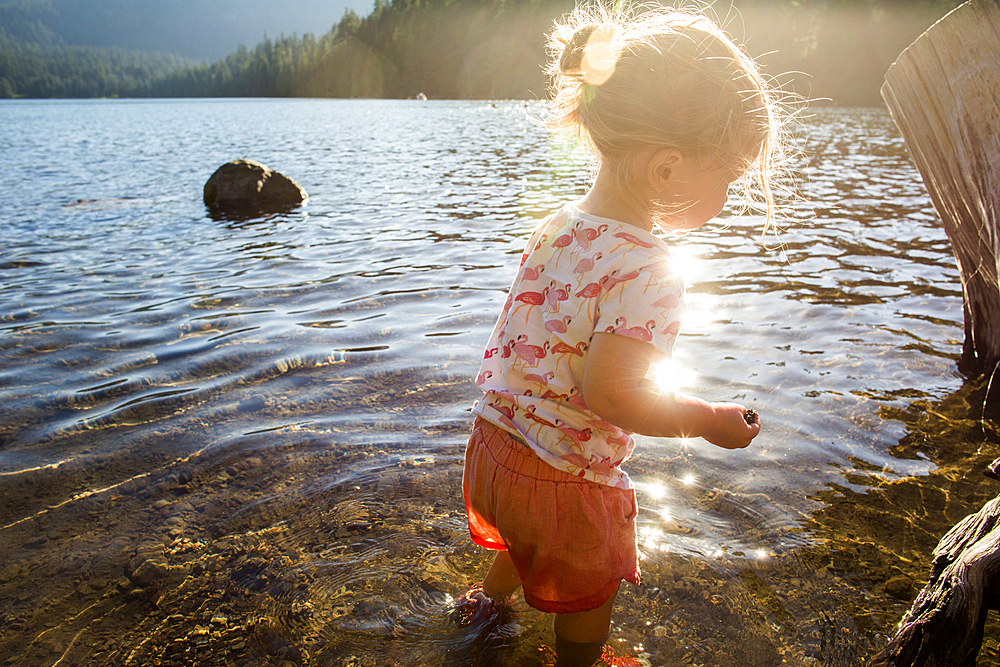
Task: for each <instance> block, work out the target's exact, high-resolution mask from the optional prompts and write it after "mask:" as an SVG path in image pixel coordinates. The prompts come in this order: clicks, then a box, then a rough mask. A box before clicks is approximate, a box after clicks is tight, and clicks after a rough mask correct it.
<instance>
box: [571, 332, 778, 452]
mask: <svg viewBox="0 0 1000 667" xmlns="http://www.w3.org/2000/svg"><path fill="white" fill-rule="evenodd" d="M657 354H658V352H657V351H656V348H654V347H653V346H652V345H650V344H649V343H645V342H643V341H640V340H636V339H634V338H628V337H627V336H621V335H618V334H611V333H596V334H594V338H593V340H591V342H590V349H589V352H588V354H587V367H586V369H585V370H584V377H583V398H584V400H585V401H586V402H587V407H589V408H590V409H591V410H592V411H593V412H594V413H596V414H597V415H598V416H599V417H601V418H602V419H604V420H606V421H609V422H611V423H612V424H614V425H615V426H618V427H619V428H622V429H624V430H626V431H630V432H632V433H640V434H642V435H650V436H656V437H667V438H677V437H682V438H690V437H701V438H704V439H705V440H708V441H709V442H710V443H712V444H713V445H718V446H719V447H724V448H726V449H739V448H742V447H746V446H747V445H749V444H750V441H751V440H753V439H754V438H755V437H756V436H757V433H759V432H760V424H759V423H753V424H747V422H746V420H745V419H744V417H743V415H744V413H745V412H746V408H745V407H744V406H742V405H739V404H736V403H708V402H706V401H703V400H701V399H700V398H696V397H694V396H689V395H687V394H681V393H676V392H666V393H664V392H660V391H659V390H658V389H657V387H656V386H655V385H654V384H653V383H652V382H650V381H649V380H647V379H646V372H647V371H648V370H649V365H650V363H652V361H653V359H654V358H655V356H656V355H657Z"/></svg>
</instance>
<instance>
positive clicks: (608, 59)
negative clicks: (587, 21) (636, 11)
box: [580, 26, 619, 86]
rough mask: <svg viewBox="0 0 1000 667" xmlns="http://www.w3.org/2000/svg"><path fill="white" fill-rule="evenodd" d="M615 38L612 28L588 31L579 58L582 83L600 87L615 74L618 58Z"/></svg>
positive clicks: (596, 28)
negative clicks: (585, 42)
mask: <svg viewBox="0 0 1000 667" xmlns="http://www.w3.org/2000/svg"><path fill="white" fill-rule="evenodd" d="M615 37H616V34H615V30H614V28H612V27H605V26H596V27H594V28H593V29H592V30H591V31H590V33H589V34H588V36H587V44H586V46H584V47H583V49H582V51H583V55H582V57H581V58H580V73H581V74H582V75H583V81H584V83H588V84H590V85H592V86H601V85H603V84H604V82H605V81H607V80H608V79H610V78H611V75H612V74H614V73H615V67H616V66H617V65H618V56H619V47H618V45H617V44H616V41H617V40H616V39H615Z"/></svg>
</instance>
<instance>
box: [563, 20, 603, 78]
mask: <svg viewBox="0 0 1000 667" xmlns="http://www.w3.org/2000/svg"><path fill="white" fill-rule="evenodd" d="M597 28H598V26H597V24H596V23H591V24H590V25H585V26H583V27H582V28H579V29H577V31H576V32H574V33H573V36H572V37H570V38H569V41H568V42H567V43H566V46H565V47H564V48H563V52H562V57H560V58H559V71H560V72H562V73H563V74H581V73H582V71H583V52H584V49H585V48H586V47H587V43H588V42H589V41H590V36H591V35H593V34H594V31H595V30H597Z"/></svg>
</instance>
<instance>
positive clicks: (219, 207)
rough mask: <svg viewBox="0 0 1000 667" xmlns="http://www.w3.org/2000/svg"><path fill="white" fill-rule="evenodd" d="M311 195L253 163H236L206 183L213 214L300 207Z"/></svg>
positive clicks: (289, 181) (208, 205)
mask: <svg viewBox="0 0 1000 667" xmlns="http://www.w3.org/2000/svg"><path fill="white" fill-rule="evenodd" d="M308 196H309V195H308V194H307V193H306V191H305V190H304V189H303V188H302V186H301V185H299V184H298V183H296V182H295V181H294V180H292V179H291V178H289V177H287V176H285V175H284V174H279V173H278V172H276V171H274V170H273V169H271V168H269V167H266V166H264V165H262V164H260V163H259V162H254V161H253V160H233V161H232V162H227V163H226V164H224V165H222V166H221V167H219V168H218V169H216V170H215V173H214V174H212V176H211V177H210V178H209V179H208V182H206V183H205V191H204V200H205V206H207V207H208V208H209V209H210V210H211V211H213V212H220V213H227V212H232V213H236V214H248V213H257V212H262V213H268V212H276V211H283V210H288V209H290V208H293V207H295V206H298V205H299V204H301V203H302V202H304V201H305V200H306V198H307V197H308Z"/></svg>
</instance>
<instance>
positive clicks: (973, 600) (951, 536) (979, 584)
mask: <svg viewBox="0 0 1000 667" xmlns="http://www.w3.org/2000/svg"><path fill="white" fill-rule="evenodd" d="M998 603H1000V497H998V498H994V499H993V500H991V501H990V502H988V503H986V505H985V506H983V508H982V509H981V510H979V512H977V513H976V514H973V515H971V516H967V517H966V518H964V519H962V521H960V522H959V523H958V524H957V525H956V526H955V527H954V528H952V529H951V530H950V531H948V534H947V535H945V536H944V537H943V538H941V542H939V543H938V545H937V548H935V549H934V564H933V567H932V572H931V579H930V582H928V584H927V586H926V588H924V590H923V591H921V593H920V595H918V596H917V599H916V601H915V602H914V603H913V606H912V607H910V610H909V611H908V612H907V613H906V616H904V617H903V620H902V621H900V624H899V630H898V631H897V633H896V636H895V637H893V639H892V641H891V642H890V643H889V645H888V646H887V647H886V648H885V649H884V650H883V651H882V652H881V653H879V654H878V655H876V656H875V658H874V659H873V660H872V663H871V664H872V666H873V667H875V666H878V667H889V666H892V667H903V666H904V665H905V666H907V667H971V666H973V665H975V664H976V656H977V655H978V653H979V648H980V645H981V644H982V641H983V625H984V624H985V622H986V612H987V611H988V610H989V609H993V608H996V607H997V606H998Z"/></svg>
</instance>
